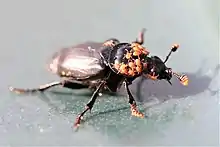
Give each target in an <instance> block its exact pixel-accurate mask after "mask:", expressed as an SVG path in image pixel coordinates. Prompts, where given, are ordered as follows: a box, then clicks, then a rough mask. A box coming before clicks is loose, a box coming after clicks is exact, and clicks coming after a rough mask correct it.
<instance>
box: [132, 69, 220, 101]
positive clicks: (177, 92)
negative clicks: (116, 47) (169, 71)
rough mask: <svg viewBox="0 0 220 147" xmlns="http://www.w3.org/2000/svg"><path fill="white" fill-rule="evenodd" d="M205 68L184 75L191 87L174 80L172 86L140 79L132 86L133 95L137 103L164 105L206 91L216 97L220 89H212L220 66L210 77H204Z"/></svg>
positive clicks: (165, 82)
mask: <svg viewBox="0 0 220 147" xmlns="http://www.w3.org/2000/svg"><path fill="white" fill-rule="evenodd" d="M203 68H204V67H203V66H201V67H200V68H199V69H198V71H197V72H195V73H184V74H186V75H187V76H188V78H189V85H188V86H183V85H181V84H180V82H179V81H178V80H177V79H175V78H173V79H172V80H171V82H172V85H170V84H169V83H168V82H167V81H164V80H162V81H157V82H155V81H152V80H147V79H146V78H144V77H140V78H138V79H137V80H136V81H134V83H133V84H132V85H131V87H132V88H131V89H132V92H133V94H134V95H135V96H136V99H137V101H139V102H147V101H150V99H151V98H152V99H156V100H157V101H159V103H163V102H165V101H167V100H170V99H181V98H186V97H190V96H195V95H197V94H199V93H202V92H204V91H209V92H210V94H211V95H215V94H216V93H217V92H218V91H219V89H217V90H212V89H210V84H211V82H212V81H213V80H214V79H215V77H216V76H217V75H218V73H219V69H220V65H217V66H216V67H215V69H214V70H212V71H211V73H209V75H202V73H203V71H204V69H203Z"/></svg>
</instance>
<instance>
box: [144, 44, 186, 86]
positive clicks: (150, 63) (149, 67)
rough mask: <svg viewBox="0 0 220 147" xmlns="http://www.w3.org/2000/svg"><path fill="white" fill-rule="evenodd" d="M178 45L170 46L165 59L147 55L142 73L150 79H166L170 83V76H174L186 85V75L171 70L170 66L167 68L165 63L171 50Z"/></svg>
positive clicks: (173, 50)
mask: <svg viewBox="0 0 220 147" xmlns="http://www.w3.org/2000/svg"><path fill="white" fill-rule="evenodd" d="M178 47H179V45H174V46H172V48H171V51H170V52H169V54H168V56H167V57H166V59H165V61H162V60H161V59H160V58H159V57H158V56H152V57H147V58H146V59H145V66H144V69H143V75H144V76H145V77H147V78H149V79H152V80H162V79H164V80H166V81H168V82H169V83H170V84H171V85H172V83H171V81H170V80H171V78H172V77H173V76H175V77H176V78H177V79H178V80H179V81H180V83H181V84H183V85H184V86H187V85H188V77H187V76H186V75H180V74H178V73H176V72H173V71H172V69H171V68H168V67H167V66H166V65H165V63H166V61H167V60H168V59H169V57H170V55H171V53H172V52H175V51H176V50H177V48H178Z"/></svg>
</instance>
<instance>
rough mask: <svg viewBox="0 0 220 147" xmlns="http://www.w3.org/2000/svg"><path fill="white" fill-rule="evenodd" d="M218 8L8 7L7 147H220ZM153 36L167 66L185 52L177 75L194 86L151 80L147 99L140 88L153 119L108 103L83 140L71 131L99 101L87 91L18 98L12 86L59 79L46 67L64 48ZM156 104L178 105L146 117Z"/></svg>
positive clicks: (2, 107)
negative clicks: (90, 105) (87, 105)
mask: <svg viewBox="0 0 220 147" xmlns="http://www.w3.org/2000/svg"><path fill="white" fill-rule="evenodd" d="M218 6H219V5H218V1H217V0H193V1H191V0H179V1H175V0H166V1H165V0H164V1H162V0H160V1H159V0H137V1H131V0H117V1H116V0H112V1H101V0H93V1H85V0H82V1H73V0H72V1H70V0H66V1H58V0H53V1H52V0H47V1H43V0H41V1H40V0H39V1H28V0H20V1H12V0H8V1H6V0H4V1H1V2H0V18H1V27H0V32H1V33H0V38H1V51H2V53H1V54H0V57H1V63H0V65H1V85H0V89H1V102H0V116H1V117H0V145H102V146H104V145H218V139H219V133H218V132H219V128H218V126H219V122H218V120H219V119H218V114H219V113H218V108H219V103H218V101H219V99H218V96H217V94H218V92H216V91H217V90H218V88H219V84H218V81H217V79H219V75H218V73H217V72H218V68H217V67H218V63H219V58H218V57H219V48H218V41H219V37H218V36H219V21H218V13H217V12H218V9H219V8H218ZM143 27H145V28H147V30H148V31H147V32H146V37H145V39H146V42H145V46H146V47H147V48H149V50H150V51H151V53H152V54H156V55H159V56H160V57H165V55H166V54H167V52H168V49H169V48H170V47H171V45H172V44H173V43H179V44H180V49H179V51H178V52H177V53H175V54H174V55H173V56H172V58H171V59H170V61H169V62H168V66H170V67H172V68H173V69H174V70H175V71H178V72H185V73H187V74H188V75H189V77H190V81H191V85H190V86H189V87H188V88H182V87H181V86H180V85H179V83H177V82H175V81H174V86H173V87H170V86H169V85H168V84H165V83H164V82H159V83H151V82H146V81H145V82H144V84H143V85H142V86H141V88H138V90H139V91H140V92H141V94H139V95H138V94H136V93H137V92H138V91H137V89H136V87H137V86H138V82H139V81H138V80H137V81H136V83H135V84H134V85H133V86H132V91H133V92H134V94H135V95H136V97H137V100H139V101H145V102H146V101H147V102H148V103H145V105H143V106H140V109H141V110H145V113H146V114H147V115H148V116H149V118H148V119H146V120H140V119H136V118H131V117H130V110H129V108H128V107H127V106H128V105H127V99H126V97H124V96H118V97H115V96H107V95H104V96H102V97H101V98H100V99H99V100H98V102H97V103H96V105H95V106H94V109H93V111H92V114H88V115H86V116H88V117H87V118H88V121H87V123H85V125H84V127H83V129H81V131H80V132H77V133H75V132H73V131H72V130H71V126H72V123H73V121H74V119H75V116H76V114H77V113H79V112H80V111H82V109H83V108H84V104H85V103H86V102H87V101H88V99H89V96H85V92H86V91H70V90H66V89H65V90H64V89H59V88H55V89H53V92H48V93H45V94H44V95H43V94H42V95H39V94H38V95H32V96H31V95H29V96H17V95H15V94H11V93H9V92H8V89H7V88H8V86H10V85H13V86H16V87H37V86H38V85H40V84H44V83H47V82H50V81H54V80H57V79H58V78H57V77H56V76H54V75H51V74H50V73H49V72H47V70H46V63H47V62H48V59H49V58H50V57H51V55H52V53H53V52H55V51H57V50H58V49H59V48H62V47H66V46H71V45H75V44H78V43H81V42H85V41H88V40H92V41H102V40H105V39H108V38H109V37H117V38H119V39H120V40H124V41H133V40H134V39H135V37H136V35H137V32H138V31H139V30H140V29H141V28H143ZM199 69H202V70H201V71H198V70H199ZM214 75H215V76H214ZM163 85H166V86H163ZM148 87H149V88H148ZM152 87H154V88H152ZM142 89H143V90H142ZM150 89H152V90H150ZM54 91H55V92H54ZM149 91H150V92H151V93H150V92H149ZM122 94H123V92H122ZM88 95H89V93H88ZM152 95H155V96H152ZM155 97H157V99H156V100H158V101H159V102H163V101H164V100H168V101H165V103H163V104H160V105H155V106H152V107H150V108H149V109H146V107H147V104H149V101H151V100H152V99H153V100H155ZM118 109H120V111H117V110H118ZM100 112H102V113H100ZM97 114H99V115H97Z"/></svg>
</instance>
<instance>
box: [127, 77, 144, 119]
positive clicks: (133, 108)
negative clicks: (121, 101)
mask: <svg viewBox="0 0 220 147" xmlns="http://www.w3.org/2000/svg"><path fill="white" fill-rule="evenodd" d="M128 85H129V83H128V81H127V80H126V81H125V88H126V91H127V94H128V98H129V101H128V102H129V104H130V107H131V115H133V116H136V117H140V118H144V114H143V113H141V112H139V111H138V109H137V105H136V101H135V99H134V97H133V96H132V94H131V91H130V90H129V88H128Z"/></svg>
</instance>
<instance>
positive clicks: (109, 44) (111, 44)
mask: <svg viewBox="0 0 220 147" xmlns="http://www.w3.org/2000/svg"><path fill="white" fill-rule="evenodd" d="M103 45H104V46H114V45H115V44H114V42H113V41H112V40H110V41H107V42H105V43H104V44H103Z"/></svg>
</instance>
